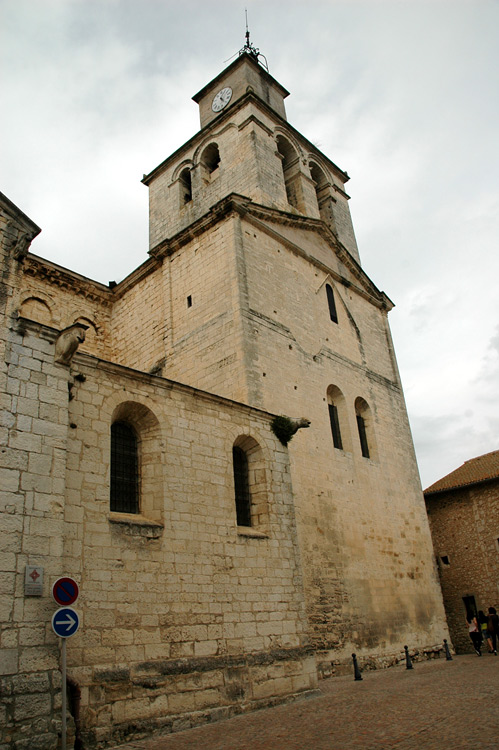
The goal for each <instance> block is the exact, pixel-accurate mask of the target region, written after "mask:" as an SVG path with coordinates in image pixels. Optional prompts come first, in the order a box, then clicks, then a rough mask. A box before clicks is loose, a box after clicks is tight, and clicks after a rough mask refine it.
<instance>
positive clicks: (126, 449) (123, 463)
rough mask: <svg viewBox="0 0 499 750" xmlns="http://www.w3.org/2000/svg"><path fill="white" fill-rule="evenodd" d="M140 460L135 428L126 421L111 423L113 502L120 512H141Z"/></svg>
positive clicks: (115, 508) (111, 505) (112, 507)
mask: <svg viewBox="0 0 499 750" xmlns="http://www.w3.org/2000/svg"><path fill="white" fill-rule="evenodd" d="M138 469H139V461H138V442H137V436H136V434H135V430H134V429H133V428H132V427H130V425H128V424H126V422H114V424H112V425H111V498H110V500H111V503H110V507H111V510H112V511H116V512H118V513H138V512H139V470H138Z"/></svg>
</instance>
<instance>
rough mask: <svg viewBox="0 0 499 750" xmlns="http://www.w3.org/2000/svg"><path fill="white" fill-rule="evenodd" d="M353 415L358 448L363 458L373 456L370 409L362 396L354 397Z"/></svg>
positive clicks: (373, 443)
mask: <svg viewBox="0 0 499 750" xmlns="http://www.w3.org/2000/svg"><path fill="white" fill-rule="evenodd" d="M355 416H356V419H357V430H358V433H359V441H360V449H361V452H362V455H363V457H364V458H374V457H375V448H376V446H375V442H374V430H373V419H372V414H371V409H370V408H369V405H368V403H367V401H364V399H363V398H360V397H359V398H357V399H355Z"/></svg>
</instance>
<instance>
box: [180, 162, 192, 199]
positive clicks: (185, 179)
mask: <svg viewBox="0 0 499 750" xmlns="http://www.w3.org/2000/svg"><path fill="white" fill-rule="evenodd" d="M179 182H180V203H181V205H182V206H185V204H186V203H190V202H191V201H192V181H191V170H190V169H189V168H188V167H186V168H185V169H183V170H182V171H181V173H180V177H179Z"/></svg>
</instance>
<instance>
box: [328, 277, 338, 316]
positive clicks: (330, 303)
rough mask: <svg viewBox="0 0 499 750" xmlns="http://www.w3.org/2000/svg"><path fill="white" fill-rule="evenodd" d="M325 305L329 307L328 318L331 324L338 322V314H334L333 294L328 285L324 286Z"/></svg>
mask: <svg viewBox="0 0 499 750" xmlns="http://www.w3.org/2000/svg"><path fill="white" fill-rule="evenodd" d="M326 294H327V304H328V306H329V317H330V318H331V320H332V321H333V323H337V322H338V313H337V312H336V304H335V301H334V292H333V288H332V286H330V284H326Z"/></svg>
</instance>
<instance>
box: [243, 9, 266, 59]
mask: <svg viewBox="0 0 499 750" xmlns="http://www.w3.org/2000/svg"><path fill="white" fill-rule="evenodd" d="M244 13H245V15H246V34H245V37H246V42H245V44H244V47H243V48H242V49H240V50H239V55H244V54H247V55H251V56H252V57H254V58H255V60H256V61H257V62H259V63H260V65H262V66H263V67H264V68H265V70H266V71H267V72H268V70H269V66H268V63H267V58H266V57H265V55H262V53H261V52H260V50H259V49H258V48H257V47H255V45H254V44H251V42H250V33H249V28H248V9H247V8H245V9H244ZM259 58H262V59H261V60H260V59H259Z"/></svg>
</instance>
